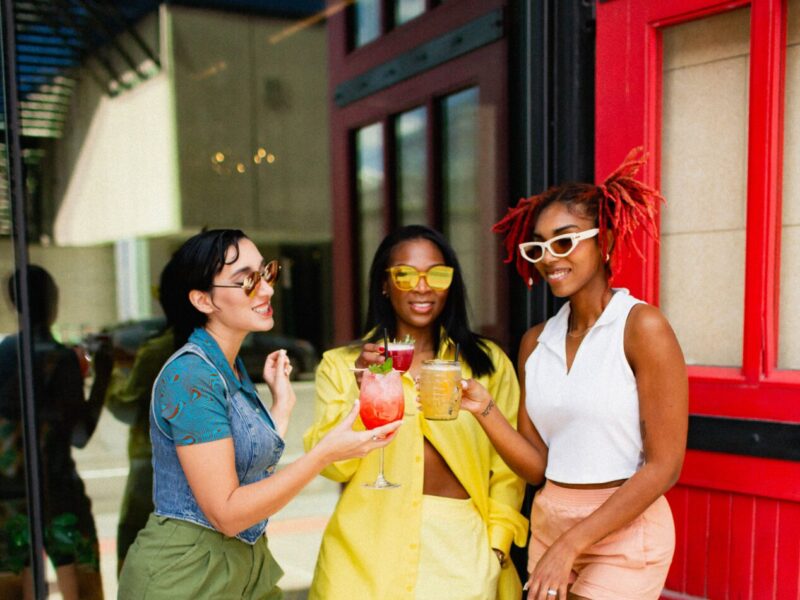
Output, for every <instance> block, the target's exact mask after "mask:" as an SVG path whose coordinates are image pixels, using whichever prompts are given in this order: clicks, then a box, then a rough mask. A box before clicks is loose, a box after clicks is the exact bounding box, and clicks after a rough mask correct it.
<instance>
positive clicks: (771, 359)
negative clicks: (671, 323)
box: [595, 0, 800, 422]
mask: <svg viewBox="0 0 800 600" xmlns="http://www.w3.org/2000/svg"><path fill="white" fill-rule="evenodd" d="M748 5H749V6H750V7H751V71H750V72H751V76H750V92H749V95H750V111H749V134H748V135H749V140H748V147H749V148H750V149H764V150H763V151H751V152H749V153H748V183H747V194H748V201H747V247H746V265H745V268H746V271H747V272H746V278H745V297H744V298H743V301H744V306H745V312H744V336H743V357H742V368H741V369H730V368H719V367H692V368H691V369H690V374H691V381H692V404H691V408H692V412H693V413H695V414H706V415H724V416H729V417H741V418H754V419H768V420H776V421H788V422H800V402H798V401H797V399H796V398H797V396H796V394H797V393H798V391H800V372H798V371H781V370H778V369H777V368H776V363H777V343H778V340H777V338H778V317H779V315H778V301H779V297H780V296H779V284H780V272H779V264H780V262H779V261H780V256H779V254H780V253H779V249H780V220H781V175H782V143H783V87H784V86H783V81H784V69H785V48H786V4H785V1H783V0H753V1H752V2H749V1H746V0H733V1H727V2H720V1H718V0H717V1H714V0H673V1H671V2H654V1H646V0H612V1H610V2H604V3H600V4H599V5H598V11H597V87H596V90H597V100H596V139H597V148H596V161H595V164H596V171H595V172H596V176H597V177H598V179H599V178H602V177H604V176H605V175H606V174H607V173H609V172H610V171H611V170H612V169H613V168H614V166H616V165H617V164H618V163H619V161H620V160H621V158H622V157H623V156H624V155H625V153H626V152H627V151H628V150H629V149H630V148H632V147H635V146H639V145H643V146H644V147H645V149H646V150H647V151H648V153H649V156H650V159H649V161H648V163H647V166H646V171H645V173H644V174H643V175H644V177H645V179H646V180H647V181H649V182H651V183H654V184H655V185H659V183H660V172H659V165H660V162H661V160H660V158H661V65H662V57H661V43H660V41H661V33H660V30H661V28H663V27H665V26H668V25H675V24H677V23H681V22H685V21H689V20H692V19H697V18H701V17H705V16H709V15H713V14H716V13H719V12H723V11H727V10H731V9H734V8H740V7H743V6H748ZM621 48H624V49H625V51H624V52H621V51H620V49H621ZM643 244H644V246H645V255H646V257H647V260H646V261H643V262H641V263H639V264H634V263H636V262H637V261H629V263H628V266H627V267H624V268H623V269H622V270H621V272H620V277H619V279H620V282H621V283H622V284H623V285H626V286H628V287H630V288H631V289H633V290H635V291H636V292H638V293H640V294H642V295H643V297H644V298H645V299H647V300H648V301H650V302H652V303H654V304H658V288H659V273H658V264H659V260H658V257H659V254H658V246H657V244H655V243H652V242H645V241H644V240H643ZM720 385H722V386H723V387H724V392H725V393H724V394H720V393H719V392H720Z"/></svg>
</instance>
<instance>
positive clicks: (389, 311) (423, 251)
mask: <svg viewBox="0 0 800 600" xmlns="http://www.w3.org/2000/svg"><path fill="white" fill-rule="evenodd" d="M400 267H402V269H400ZM384 328H385V329H386V331H387V334H388V336H389V338H390V339H391V338H397V339H401V338H403V337H405V336H406V335H409V336H411V337H412V338H414V340H415V344H414V346H415V347H414V357H413V361H412V364H411V368H410V369H409V370H408V372H407V373H405V374H404V375H403V387H404V391H405V401H406V412H405V417H404V419H403V421H404V425H403V428H402V429H401V430H400V432H399V434H398V436H397V440H396V441H395V443H393V444H392V445H391V446H389V447H388V448H387V449H386V470H387V473H389V474H391V479H392V481H394V482H396V483H399V484H400V487H398V488H396V489H392V490H391V491H378V490H372V489H369V488H366V487H364V486H363V485H362V484H363V483H365V482H369V481H371V480H372V479H373V478H374V477H375V473H376V472H377V469H378V464H377V462H378V461H377V457H375V458H373V457H367V458H365V459H353V460H347V461H341V462H337V463H335V464H334V465H331V467H329V468H328V469H326V470H325V471H323V475H325V476H326V477H329V478H331V479H333V480H335V481H339V482H342V483H344V484H345V486H344V490H343V492H342V497H341V499H340V500H339V503H338V504H337V506H336V510H335V511H334V513H333V516H332V517H331V520H330V522H329V523H328V526H327V528H326V530H325V533H324V535H323V539H322V546H321V549H320V554H319V558H318V560H317V566H316V569H315V572H314V580H313V582H312V584H311V590H310V592H309V598H311V599H320V600H336V599H342V600H345V599H349V598H392V599H396V600H402V599H408V600H421V599H439V598H459V600H469V599H472V600H487V599H489V600H492V599H495V598H497V599H501V600H517V599H518V598H519V597H520V593H521V587H522V585H521V583H520V581H519V577H518V576H517V572H516V570H515V569H514V567H513V566H512V565H511V563H510V561H506V560H505V557H506V555H507V554H508V552H509V549H510V546H511V543H512V540H513V541H515V542H516V543H517V544H518V545H520V546H522V545H524V543H525V533H526V530H527V521H526V519H525V518H524V517H523V516H522V515H521V514H520V513H519V508H520V504H521V502H522V494H523V484H522V481H521V480H520V479H519V478H518V477H517V476H516V475H514V473H512V472H511V470H510V469H509V468H508V467H507V466H506V465H505V463H503V461H502V460H501V459H500V456H499V454H498V453H497V452H496V451H495V450H494V449H493V448H492V445H491V444H490V443H489V440H488V439H487V437H486V436H485V435H484V434H483V432H482V431H481V428H480V426H479V425H478V424H477V423H476V422H475V420H474V419H472V418H469V415H466V414H462V415H460V416H459V417H458V419H457V420H455V421H429V420H426V419H425V418H423V416H422V414H421V413H420V412H419V411H418V410H417V408H416V402H415V399H416V396H417V392H416V389H415V384H414V377H416V376H417V375H418V374H419V372H420V369H421V366H422V361H424V360H427V359H432V358H440V359H453V358H454V355H455V354H456V348H457V347H458V348H459V350H460V360H461V365H462V373H463V374H464V376H466V377H475V378H477V380H478V381H481V382H482V383H483V384H484V385H485V386H486V387H487V388H488V389H490V390H492V393H493V394H494V396H495V398H496V399H497V403H498V408H499V410H501V411H502V413H503V414H504V415H505V417H506V418H508V419H509V420H510V421H511V422H516V418H517V406H518V402H519V386H518V384H517V378H516V375H515V373H514V367H513V365H512V363H511V361H510V360H509V359H508V357H507V356H506V355H505V354H504V353H503V351H502V350H501V349H500V348H499V347H498V346H497V345H496V344H494V343H493V342H491V341H490V340H488V339H486V338H483V337H481V336H479V335H478V334H476V333H474V332H473V331H471V330H470V328H469V322H468V319H467V299H466V293H465V289H464V281H463V277H462V273H461V269H460V267H459V262H458V259H457V256H456V254H455V252H454V250H453V249H452V247H451V246H450V244H449V243H448V242H447V241H446V240H445V238H444V237H443V236H442V234H441V233H439V232H437V231H434V230H433V229H430V228H428V227H424V226H422V225H409V226H406V227H402V228H400V229H398V230H397V231H395V232H393V233H391V234H389V235H388V236H387V237H386V238H385V239H384V240H383V241H382V242H381V244H380V245H379V247H378V249H377V251H376V252H375V256H374V258H373V260H372V266H371V268H370V274H369V308H368V311H367V323H366V327H365V330H366V331H367V333H366V334H365V337H364V339H363V340H362V341H361V342H359V343H358V344H354V345H350V346H343V347H340V348H335V349H333V350H330V351H328V352H326V353H325V355H324V356H323V359H322V362H321V363H320V366H319V368H318V370H317V377H316V406H315V423H314V425H313V426H312V427H311V428H310V429H309V430H308V432H307V433H306V435H305V444H306V448H310V447H313V446H314V444H317V443H318V442H319V440H320V439H321V438H322V436H323V435H324V434H325V433H326V432H327V431H329V430H330V429H331V428H333V427H335V426H336V425H337V423H339V422H340V421H341V420H342V419H343V418H345V415H347V414H348V412H349V411H350V407H351V406H352V405H353V403H354V401H355V400H356V399H357V398H358V395H359V388H358V382H357V378H356V377H354V374H353V368H354V367H357V368H358V367H360V368H363V367H366V366H368V365H370V364H375V363H380V362H383V356H382V348H381V346H382V345H383V343H384V342H383V337H384V334H383V331H384ZM356 375H358V373H356Z"/></svg>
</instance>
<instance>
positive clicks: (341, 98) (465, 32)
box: [333, 10, 503, 107]
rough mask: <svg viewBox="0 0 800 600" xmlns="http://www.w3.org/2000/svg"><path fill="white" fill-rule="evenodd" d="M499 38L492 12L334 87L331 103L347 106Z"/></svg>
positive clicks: (499, 21)
mask: <svg viewBox="0 0 800 600" xmlns="http://www.w3.org/2000/svg"><path fill="white" fill-rule="evenodd" d="M502 37H503V11H502V10H494V11H492V12H490V13H487V14H485V15H482V16H480V17H478V18H477V19H474V20H472V21H470V22H469V23H467V24H466V25H464V26H462V27H459V28H458V29H455V30H453V31H450V32H448V33H446V34H444V35H442V36H441V37H438V38H436V39H433V40H430V41H428V42H425V43H423V44H420V45H419V46H417V47H416V48H414V49H413V50H411V51H409V52H406V53H404V54H400V55H399V56H397V57H396V58H394V59H392V60H390V61H388V62H386V63H384V64H382V65H380V66H378V67H375V68H374V69H370V70H369V71H367V72H366V73H362V74H361V75H358V76H357V77H354V78H353V79H350V80H348V81H345V82H342V83H340V84H339V85H338V86H336V90H335V92H334V94H333V101H334V102H335V103H336V105H337V106H339V107H343V106H347V105H348V104H350V103H351V102H355V101H356V100H359V99H361V98H364V97H366V96H369V95H370V94H374V93H375V92H378V91H380V90H383V89H386V88H387V87H389V86H391V85H394V84H396V83H398V82H400V81H403V80H405V79H408V78H410V77H413V76H414V75H418V74H420V73H423V72H425V71H428V70H430V69H432V68H434V67H436V66H438V65H441V64H444V63H446V62H447V61H450V60H453V59H454V58H456V57H458V56H462V55H464V54H467V53H468V52H471V51H473V50H475V49H477V48H480V47H481V46H485V45H486V44H491V43H492V42H494V41H496V40H498V39H500V38H502Z"/></svg>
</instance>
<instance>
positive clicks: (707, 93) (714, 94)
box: [660, 9, 750, 367]
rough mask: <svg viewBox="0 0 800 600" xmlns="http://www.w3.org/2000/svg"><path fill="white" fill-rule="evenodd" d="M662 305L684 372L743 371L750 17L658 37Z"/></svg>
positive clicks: (729, 15)
mask: <svg viewBox="0 0 800 600" xmlns="http://www.w3.org/2000/svg"><path fill="white" fill-rule="evenodd" d="M663 44H664V46H663V57H664V73H663V76H664V79H663V99H662V100H663V102H662V105H663V126H662V135H663V143H662V152H661V156H662V165H661V185H662V191H663V194H664V196H665V198H666V200H667V205H666V207H665V208H664V209H663V212H662V220H661V292H660V298H661V307H662V309H663V310H664V312H665V313H666V315H667V317H668V318H669V320H670V323H672V326H673V327H674V328H675V331H676V333H677V336H678V339H679V340H680V343H681V346H682V348H683V350H684V353H685V355H686V361H687V363H688V364H690V365H715V366H729V367H735V366H740V365H741V364H742V336H743V326H744V325H743V324H744V273H745V254H744V253H745V238H746V235H745V214H746V201H747V124H748V69H749V52H750V10H749V9H739V10H734V11H730V12H726V13H722V14H720V15H716V16H713V17H709V18H705V19H701V20H697V21H691V22H689V23H687V24H684V25H677V26H674V27H669V28H667V29H665V30H664V32H663Z"/></svg>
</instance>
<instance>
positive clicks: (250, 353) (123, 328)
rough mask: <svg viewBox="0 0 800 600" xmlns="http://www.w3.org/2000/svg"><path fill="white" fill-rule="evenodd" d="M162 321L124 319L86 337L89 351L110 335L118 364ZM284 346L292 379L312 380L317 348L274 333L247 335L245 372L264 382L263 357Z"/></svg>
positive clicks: (243, 350)
mask: <svg viewBox="0 0 800 600" xmlns="http://www.w3.org/2000/svg"><path fill="white" fill-rule="evenodd" d="M164 327H165V321H164V319H163V318H162V317H156V318H152V319H139V320H136V321H126V322H124V323H119V324H117V325H112V326H109V327H105V328H104V329H103V330H102V332H101V333H100V334H94V335H90V336H88V337H87V338H86V340H85V345H86V347H87V348H88V349H89V350H91V349H92V348H93V347H94V346H96V345H98V344H99V343H100V341H101V340H102V338H103V337H106V336H107V337H108V338H110V341H111V345H112V348H113V349H114V356H115V362H116V363H117V364H120V363H125V362H126V361H132V360H133V357H134V355H135V354H136V350H138V348H139V346H141V345H142V343H143V342H144V341H145V340H146V339H148V338H151V337H153V336H154V335H156V334H158V333H159V332H160V331H162V330H163V329H164ZM281 348H283V349H285V350H286V353H287V354H288V355H289V359H290V360H291V361H292V365H293V366H294V369H293V370H292V375H291V377H292V379H303V380H311V379H313V378H314V369H315V368H316V366H317V362H318V361H319V359H318V354H317V350H316V348H315V347H314V345H313V344H311V342H309V341H307V340H302V339H299V338H295V337H291V336H285V335H281V334H279V333H273V332H253V333H251V334H249V335H248V336H247V337H246V338H245V340H244V342H243V343H242V348H241V350H240V353H239V356H240V357H241V359H242V361H243V362H244V365H245V368H246V369H247V374H248V375H249V376H250V379H252V380H253V382H255V383H261V382H263V380H264V379H263V377H262V371H263V369H264V359H265V358H266V356H267V354H269V353H270V352H273V351H274V350H279V349H281Z"/></svg>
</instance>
